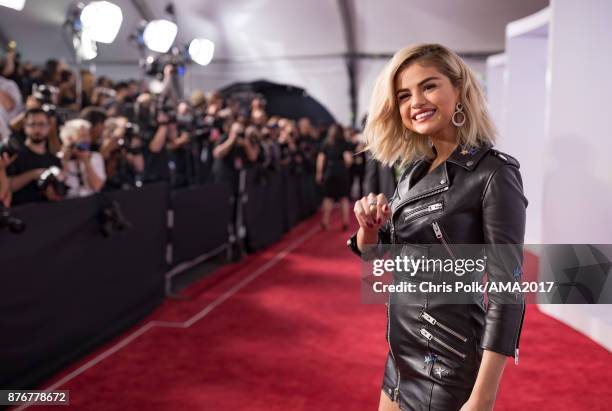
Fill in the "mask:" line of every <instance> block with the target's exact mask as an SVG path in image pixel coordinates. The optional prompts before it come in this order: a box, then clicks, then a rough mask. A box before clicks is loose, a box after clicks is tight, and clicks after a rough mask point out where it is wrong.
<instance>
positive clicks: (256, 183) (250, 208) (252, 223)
mask: <svg viewBox="0 0 612 411" xmlns="http://www.w3.org/2000/svg"><path fill="white" fill-rule="evenodd" d="M244 207H245V212H244V220H245V221H244V222H245V226H246V230H247V238H246V246H247V250H248V251H255V250H259V249H262V248H264V247H266V246H268V245H270V244H273V243H275V242H277V241H279V240H280V238H281V236H282V235H283V219H282V218H281V216H283V215H284V213H285V210H284V197H283V196H282V178H281V176H280V175H279V174H270V175H268V176H267V177H266V178H264V179H256V176H255V174H254V173H251V172H249V173H248V174H247V202H246V204H245V205H244Z"/></svg>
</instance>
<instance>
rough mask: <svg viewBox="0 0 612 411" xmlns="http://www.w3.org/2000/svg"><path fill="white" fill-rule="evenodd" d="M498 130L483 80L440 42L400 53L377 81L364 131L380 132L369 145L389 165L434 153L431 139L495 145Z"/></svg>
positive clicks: (370, 132) (368, 134) (408, 161)
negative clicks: (490, 109) (488, 112)
mask: <svg viewBox="0 0 612 411" xmlns="http://www.w3.org/2000/svg"><path fill="white" fill-rule="evenodd" d="M412 63H415V64H412ZM457 125H460V127H457ZM496 134H497V133H496V131H495V127H494V126H493V123H492V122H491V120H490V118H489V116H488V114H487V110H486V103H485V99H484V96H483V94H482V92H481V90H480V87H479V86H478V80H477V79H476V77H475V76H474V74H473V73H472V71H471V70H470V69H469V68H468V67H467V66H466V65H465V63H463V62H462V61H461V59H460V58H459V57H458V56H457V55H456V54H455V53H453V52H451V51H450V50H448V49H446V48H445V47H443V46H440V45H437V44H429V45H421V46H416V47H408V48H405V49H402V50H400V51H398V52H397V53H395V55H394V56H393V58H392V59H391V61H390V62H389V63H388V64H387V65H386V66H385V69H384V70H383V71H382V72H381V73H380V75H379V76H378V78H377V80H376V83H375V85H374V92H373V95H372V99H371V101H370V107H369V116H368V123H367V124H366V128H365V130H364V135H365V136H366V137H368V136H376V138H369V139H368V146H367V149H368V150H370V151H371V152H372V153H373V154H374V155H375V156H376V157H377V158H378V159H379V160H380V161H382V162H383V163H386V164H387V165H392V164H394V163H395V162H396V161H397V160H400V161H401V162H402V164H403V165H406V164H408V163H410V162H412V161H414V160H416V159H417V158H419V157H421V156H422V155H425V156H427V157H430V158H431V157H433V153H432V151H431V143H430V139H435V138H438V137H439V138H440V139H441V140H445V141H452V142H453V143H454V142H455V137H456V140H457V142H458V143H459V144H461V145H462V146H479V145H481V144H482V143H490V144H493V143H494V141H495V135H496ZM398 136H401V137H402V138H398Z"/></svg>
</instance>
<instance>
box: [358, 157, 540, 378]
mask: <svg viewBox="0 0 612 411" xmlns="http://www.w3.org/2000/svg"><path fill="white" fill-rule="evenodd" d="M430 164H431V162H430V161H429V160H426V159H422V160H418V161H416V162H414V163H412V164H411V165H410V166H409V167H408V168H407V169H406V170H405V171H404V173H403V175H402V177H401V179H400V182H399V183H398V186H397V189H396V191H395V194H394V196H393V197H392V198H391V199H390V200H389V204H390V207H391V211H392V217H391V219H390V220H389V221H388V222H387V223H386V224H385V225H383V226H382V227H381V228H380V230H379V242H380V243H382V244H404V245H405V247H406V249H407V250H408V252H410V250H411V248H410V247H413V248H412V250H413V251H417V250H418V251H423V248H424V247H426V245H428V244H442V245H445V246H446V245H448V246H449V247H451V250H449V251H452V246H453V244H514V245H518V248H516V250H515V252H513V253H510V255H509V256H508V255H505V256H504V259H503V260H504V261H503V263H491V260H489V262H490V263H491V264H489V265H488V266H487V269H486V271H487V274H488V279H489V281H494V280H496V279H499V280H502V281H503V280H506V279H507V278H515V279H518V278H520V273H521V267H522V262H523V253H522V244H523V242H524V233H525V214H526V213H525V211H526V207H527V204H528V201H527V199H526V198H525V196H524V195H523V188H522V180H521V175H520V172H519V162H518V161H517V160H516V159H514V158H513V157H511V156H510V155H508V154H505V153H501V152H499V151H497V150H495V149H493V148H492V147H491V146H490V145H484V146H482V147H479V148H472V149H470V150H462V149H461V147H460V146H458V147H457V149H456V150H455V151H454V152H453V153H452V154H451V156H450V157H449V158H448V159H447V160H446V161H445V162H444V163H442V164H441V165H440V166H438V167H437V168H436V169H434V170H432V172H431V173H429V174H427V170H428V169H429V166H430ZM347 245H348V246H349V248H351V249H352V250H353V251H354V252H355V253H357V254H358V255H361V253H360V250H359V249H358V248H357V247H356V234H355V235H353V237H351V238H350V239H349V241H348V244H347ZM438 248H440V247H438ZM506 254H508V253H506ZM517 273H518V275H517ZM389 298H390V301H389V303H388V304H387V305H388V324H387V325H388V328H387V329H388V335H387V339H388V341H389V347H390V353H391V356H392V357H393V359H394V362H395V364H396V366H397V368H398V371H399V372H400V375H401V378H402V379H404V378H409V375H410V374H411V373H415V372H416V371H415V369H416V368H419V367H416V366H415V364H422V362H423V356H424V355H425V356H427V355H430V354H431V353H432V352H434V353H436V354H437V355H442V356H443V355H445V354H446V355H447V357H448V361H447V362H446V363H447V365H449V367H447V368H448V370H450V372H451V373H454V374H455V377H456V378H455V379H453V378H446V379H445V381H446V382H448V383H449V384H457V385H462V386H465V387H467V388H469V387H471V386H473V383H474V380H475V377H476V374H477V370H478V366H479V364H480V360H481V357H482V350H483V349H487V350H491V351H495V352H498V353H501V354H503V355H506V356H514V357H515V363H518V344H519V337H520V333H521V329H522V323H523V318H524V312H525V306H524V299H522V295H518V296H516V295H514V298H515V300H518V301H517V303H515V304H505V303H504V301H503V298H497V297H495V296H492V295H491V294H490V293H489V294H488V299H489V301H488V304H487V305H486V306H485V304H484V300H479V299H478V298H476V299H475V300H474V302H473V304H466V305H461V306H453V305H448V304H444V303H439V302H438V303H436V301H435V300H432V299H431V296H429V297H428V296H423V295H421V296H419V295H416V296H414V295H413V296H411V297H410V298H411V299H412V300H410V301H409V300H405V301H394V300H393V299H394V298H406V297H395V296H390V297H389ZM428 298H429V299H428ZM402 304H409V305H402ZM424 312H425V315H424V314H423V313H424ZM423 330H425V331H423ZM436 337H439V340H441V341H442V342H441V343H440V344H444V343H446V346H450V348H448V347H445V346H444V345H438V344H435V341H436ZM455 337H457V338H455ZM432 339H433V341H432ZM445 348H446V349H445ZM449 350H450V351H449ZM453 351H454V354H458V355H453ZM398 387H399V384H398Z"/></svg>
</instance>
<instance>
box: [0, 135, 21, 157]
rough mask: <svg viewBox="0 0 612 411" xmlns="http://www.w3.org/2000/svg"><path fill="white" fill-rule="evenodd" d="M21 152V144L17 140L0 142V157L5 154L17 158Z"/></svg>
mask: <svg viewBox="0 0 612 411" xmlns="http://www.w3.org/2000/svg"><path fill="white" fill-rule="evenodd" d="M20 151H21V143H20V142H19V140H17V139H15V138H9V139H8V140H6V141H0V156H2V155H4V154H5V153H6V154H8V156H9V157H13V156H16V155H17V154H19V152H20Z"/></svg>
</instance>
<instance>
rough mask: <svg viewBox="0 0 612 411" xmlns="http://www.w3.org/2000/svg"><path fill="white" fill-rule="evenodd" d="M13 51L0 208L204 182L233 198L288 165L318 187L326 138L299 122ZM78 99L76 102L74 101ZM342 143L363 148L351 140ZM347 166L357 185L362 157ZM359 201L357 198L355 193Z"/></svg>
mask: <svg viewBox="0 0 612 411" xmlns="http://www.w3.org/2000/svg"><path fill="white" fill-rule="evenodd" d="M17 57H18V55H17V54H16V53H15V52H14V50H9V51H8V52H7V54H6V57H5V58H4V59H3V61H2V62H0V203H1V204H2V205H3V206H4V207H7V208H8V207H9V206H11V205H13V206H16V205H21V204H24V203H29V202H35V201H61V200H64V199H69V198H75V197H83V196H88V195H91V194H93V193H97V192H100V191H105V190H116V189H130V188H137V187H141V186H142V185H143V184H147V183H149V182H156V181H160V180H163V181H167V182H168V183H169V184H171V185H172V186H173V187H182V186H187V185H191V184H200V183H206V182H210V181H224V182H229V183H231V184H232V186H233V187H234V188H235V190H237V189H238V179H239V174H240V171H241V170H243V169H245V168H253V169H255V170H256V172H257V175H265V174H266V173H270V172H275V171H277V170H278V169H279V168H280V167H283V166H287V169H288V170H290V172H292V173H305V174H308V175H312V178H313V179H315V178H316V179H317V180H318V181H319V182H320V181H321V179H322V176H321V173H322V170H317V155H318V153H319V152H321V148H322V146H323V142H324V140H325V137H326V134H327V128H326V127H324V126H318V125H313V124H312V123H311V121H310V120H309V119H307V118H302V119H299V120H298V121H294V120H289V119H286V118H279V117H276V116H269V115H268V114H267V113H266V102H265V100H264V99H263V98H262V97H261V96H258V95H250V96H247V97H243V98H234V99H229V100H226V99H224V98H223V97H222V96H221V95H220V94H218V93H214V92H213V93H209V94H204V93H203V92H201V91H195V92H194V93H193V94H192V95H191V96H190V98H189V99H184V100H183V99H179V98H177V96H176V93H173V88H172V85H171V83H172V82H171V81H170V79H171V78H172V75H173V70H174V68H173V67H172V66H171V65H167V66H165V67H164V68H163V83H162V84H164V88H163V89H162V90H161V92H160V93H159V94H153V93H150V92H149V91H148V90H147V89H146V88H145V87H144V83H143V82H140V81H136V80H130V81H126V82H112V81H111V80H109V79H108V78H106V77H99V78H96V77H95V76H94V75H93V74H92V73H91V72H89V71H85V70H84V71H82V72H80V73H79V74H80V76H81V82H80V84H82V86H81V87H80V88H81V90H80V93H78V91H77V90H78V89H79V87H77V80H76V77H75V72H74V71H73V70H71V69H70V67H68V66H66V65H65V64H63V63H61V62H58V61H55V60H49V61H47V63H46V64H45V65H44V67H37V66H34V65H32V64H29V63H21V62H19V60H18V58H17ZM79 94H80V95H79ZM341 130H344V139H342V140H343V142H342V143H343V144H345V147H347V149H350V151H352V152H357V151H358V150H360V149H361V146H360V145H359V143H358V139H357V133H356V131H355V130H352V129H350V128H346V129H341ZM356 158H357V159H358V160H357V161H356V162H354V163H353V164H352V165H351V173H352V175H353V177H357V178H359V179H362V177H363V165H364V164H363V162H362V161H361V159H362V157H360V156H357V157H356ZM358 194H360V193H358Z"/></svg>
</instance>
